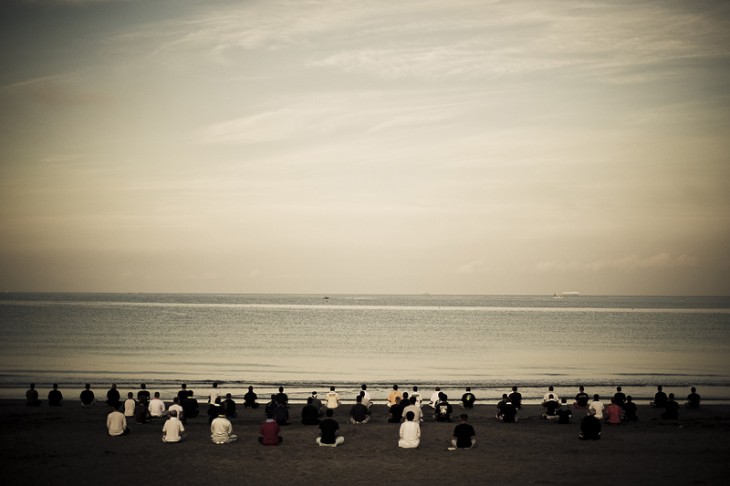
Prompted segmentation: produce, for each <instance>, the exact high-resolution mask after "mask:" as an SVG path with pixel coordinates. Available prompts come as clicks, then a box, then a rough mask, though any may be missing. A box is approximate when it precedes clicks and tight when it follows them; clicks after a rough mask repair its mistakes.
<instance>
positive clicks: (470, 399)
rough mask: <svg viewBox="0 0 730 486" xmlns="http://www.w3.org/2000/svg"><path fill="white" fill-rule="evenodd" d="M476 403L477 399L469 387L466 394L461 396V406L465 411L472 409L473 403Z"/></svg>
mask: <svg viewBox="0 0 730 486" xmlns="http://www.w3.org/2000/svg"><path fill="white" fill-rule="evenodd" d="M476 401H477V397H475V396H474V394H473V393H472V392H471V387H470V386H467V387H466V393H464V394H463V395H462V396H461V405H462V406H463V407H464V409H465V410H471V409H472V408H474V402H476Z"/></svg>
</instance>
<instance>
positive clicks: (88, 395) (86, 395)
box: [79, 383, 96, 407]
mask: <svg viewBox="0 0 730 486" xmlns="http://www.w3.org/2000/svg"><path fill="white" fill-rule="evenodd" d="M79 399H80V400H81V406H82V407H90V406H92V405H93V404H94V403H96V398H95V397H94V392H93V391H91V385H89V384H88V383H87V384H85V385H84V389H83V391H82V392H81V394H80V395H79Z"/></svg>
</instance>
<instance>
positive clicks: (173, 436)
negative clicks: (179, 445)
mask: <svg viewBox="0 0 730 486" xmlns="http://www.w3.org/2000/svg"><path fill="white" fill-rule="evenodd" d="M184 438H185V427H184V426H183V424H182V422H181V421H180V419H178V418H177V410H170V418H169V419H167V420H166V421H165V425H163V426H162V442H166V443H175V442H180V441H181V440H183V439H184Z"/></svg>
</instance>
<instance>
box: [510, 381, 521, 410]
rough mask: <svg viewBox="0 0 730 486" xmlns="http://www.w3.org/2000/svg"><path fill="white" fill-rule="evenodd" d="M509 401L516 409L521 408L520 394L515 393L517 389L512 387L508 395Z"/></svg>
mask: <svg viewBox="0 0 730 486" xmlns="http://www.w3.org/2000/svg"><path fill="white" fill-rule="evenodd" d="M509 401H510V403H512V405H513V406H514V407H515V408H516V409H517V410H519V409H521V408H522V393H520V392H518V391H517V387H516V386H513V387H512V393H510V394H509Z"/></svg>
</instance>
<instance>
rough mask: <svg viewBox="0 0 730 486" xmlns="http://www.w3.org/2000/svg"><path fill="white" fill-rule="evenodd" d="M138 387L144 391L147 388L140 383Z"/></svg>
mask: <svg viewBox="0 0 730 486" xmlns="http://www.w3.org/2000/svg"><path fill="white" fill-rule="evenodd" d="M139 387H140V388H141V389H143V390H145V389H146V388H147V385H145V384H144V383H142V384H141V385H139Z"/></svg>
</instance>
